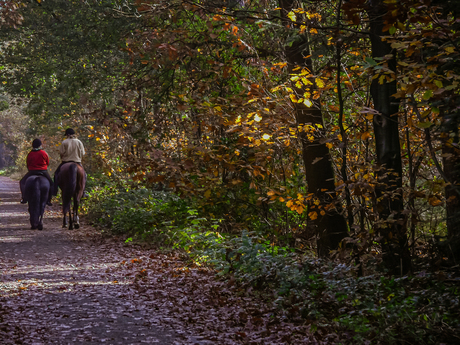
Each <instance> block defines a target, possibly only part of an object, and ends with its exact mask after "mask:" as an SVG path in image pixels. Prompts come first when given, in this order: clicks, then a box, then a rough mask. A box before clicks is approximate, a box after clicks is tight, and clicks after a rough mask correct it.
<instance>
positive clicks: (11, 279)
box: [0, 176, 193, 344]
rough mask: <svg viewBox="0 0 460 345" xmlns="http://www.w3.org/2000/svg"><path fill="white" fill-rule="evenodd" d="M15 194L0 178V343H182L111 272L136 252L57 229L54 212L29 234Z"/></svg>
mask: <svg viewBox="0 0 460 345" xmlns="http://www.w3.org/2000/svg"><path fill="white" fill-rule="evenodd" d="M17 189H18V188H17V182H15V181H12V180H9V179H7V178H5V177H1V176H0V217H1V218H0V270H1V278H0V295H1V296H2V299H1V300H0V304H1V305H2V306H3V315H2V318H3V325H2V327H1V328H0V342H1V343H2V344H7V343H24V344H76V343H95V344H96V343H97V344H99V343H104V342H106V343H108V344H153V343H160V344H174V343H184V342H188V341H187V337H184V336H183V335H180V334H178V333H177V332H173V331H171V330H168V327H167V325H164V324H162V321H161V319H162V318H163V317H165V316H164V315H161V313H159V312H155V313H152V309H153V310H155V309H158V308H156V306H155V305H154V303H153V302H151V301H144V299H143V298H142V297H140V296H139V295H138V291H137V290H136V289H135V288H134V287H133V280H134V279H133V278H134V277H132V276H130V275H128V276H125V274H126V272H125V271H123V270H119V269H114V268H116V267H118V266H119V265H120V263H121V262H122V261H129V260H131V259H132V257H134V256H135V257H137V256H138V255H137V254H138V253H134V252H131V251H129V250H127V249H126V248H123V247H121V248H120V247H119V246H115V245H114V244H113V243H111V245H112V246H111V247H109V246H108V245H107V244H104V243H103V241H102V239H100V238H98V235H97V233H96V232H94V230H93V231H92V229H88V228H87V229H86V230H82V231H78V232H70V231H68V230H63V229H62V228H61V227H60V225H61V217H60V215H59V207H58V206H54V207H51V208H48V210H47V212H46V219H45V221H44V226H45V229H44V230H43V231H38V230H29V229H30V225H29V223H28V213H27V205H21V204H20V203H18V200H19V199H20V197H19V192H18V190H17ZM189 338H191V337H189ZM189 340H193V339H189Z"/></svg>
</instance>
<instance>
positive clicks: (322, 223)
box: [279, 0, 347, 257]
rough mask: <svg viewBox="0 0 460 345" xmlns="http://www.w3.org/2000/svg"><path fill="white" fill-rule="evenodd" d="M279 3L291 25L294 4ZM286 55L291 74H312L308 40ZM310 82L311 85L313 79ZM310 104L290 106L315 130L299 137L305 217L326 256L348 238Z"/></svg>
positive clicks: (317, 110)
mask: <svg viewBox="0 0 460 345" xmlns="http://www.w3.org/2000/svg"><path fill="white" fill-rule="evenodd" d="M279 4H280V7H281V9H282V10H281V11H282V18H283V20H284V23H285V24H286V25H289V26H291V25H292V22H291V21H290V20H289V19H288V18H287V14H288V13H289V12H290V11H291V10H292V9H293V8H294V1H293V0H280V1H279ZM285 53H286V60H287V62H288V65H289V71H290V72H292V70H293V69H294V68H295V67H297V66H300V67H303V68H307V69H308V70H309V71H310V74H311V75H313V74H314V72H313V64H312V60H311V58H305V56H309V55H310V48H309V44H308V40H307V39H305V38H304V37H303V36H300V35H299V36H297V38H296V40H295V41H294V42H293V43H292V45H291V46H286V51H285ZM311 81H312V84H313V85H314V83H315V82H314V80H311ZM314 88H315V87H314V86H306V85H303V86H302V87H296V86H295V85H293V89H294V90H295V92H296V94H297V95H298V98H303V97H304V94H305V93H306V92H308V93H310V94H311V95H313V91H314ZM310 101H311V102H312V105H311V106H310V107H308V106H307V105H305V104H304V103H296V102H293V106H294V109H295V116H296V121H297V124H298V125H301V126H302V127H303V126H305V125H312V126H313V127H315V128H317V131H316V135H313V136H312V135H311V134H310V135H308V134H309V133H307V132H305V131H301V132H300V136H301V141H302V149H303V151H302V158H303V161H304V164H305V177H306V180H307V184H308V193H309V194H310V195H313V196H314V197H313V198H311V199H310V200H309V201H308V212H309V214H311V215H312V217H308V229H313V230H314V231H315V233H316V234H317V235H318V255H319V256H321V257H325V256H328V254H329V251H330V250H334V249H337V248H338V247H339V245H340V242H341V241H342V240H343V239H344V238H345V237H346V236H347V223H346V221H345V218H344V217H343V215H342V214H341V211H342V207H341V204H340V202H339V201H338V200H337V193H336V192H335V183H334V180H335V176H334V169H333V167H332V163H331V156H330V153H329V149H328V148H327V146H326V144H325V143H322V142H321V132H323V131H324V125H323V116H322V111H321V102H320V100H319V99H317V100H313V99H310ZM315 125H320V126H315ZM315 201H316V202H315ZM318 201H319V203H318ZM316 217H317V218H316Z"/></svg>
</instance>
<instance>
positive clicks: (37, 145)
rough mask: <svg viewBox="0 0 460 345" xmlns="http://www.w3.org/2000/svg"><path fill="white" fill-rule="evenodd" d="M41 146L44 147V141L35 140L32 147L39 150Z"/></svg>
mask: <svg viewBox="0 0 460 345" xmlns="http://www.w3.org/2000/svg"><path fill="white" fill-rule="evenodd" d="M40 146H42V141H41V140H40V139H38V138H37V139H34V141H32V147H33V148H34V149H38V148H39V147H40Z"/></svg>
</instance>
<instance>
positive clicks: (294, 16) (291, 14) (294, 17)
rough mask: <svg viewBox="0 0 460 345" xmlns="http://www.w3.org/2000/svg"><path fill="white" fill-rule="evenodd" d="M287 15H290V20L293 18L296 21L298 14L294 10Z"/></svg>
mask: <svg viewBox="0 0 460 345" xmlns="http://www.w3.org/2000/svg"><path fill="white" fill-rule="evenodd" d="M287 16H288V18H289V19H290V20H292V21H293V22H295V21H296V20H297V17H296V15H295V13H294V12H292V11H291V12H289V13H288V15H287Z"/></svg>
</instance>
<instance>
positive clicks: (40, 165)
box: [27, 150, 50, 170]
mask: <svg viewBox="0 0 460 345" xmlns="http://www.w3.org/2000/svg"><path fill="white" fill-rule="evenodd" d="M48 165H50V159H49V157H48V154H47V153H46V152H45V151H43V150H38V151H33V150H32V151H30V152H29V154H28V155H27V169H28V170H47V169H48Z"/></svg>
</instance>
